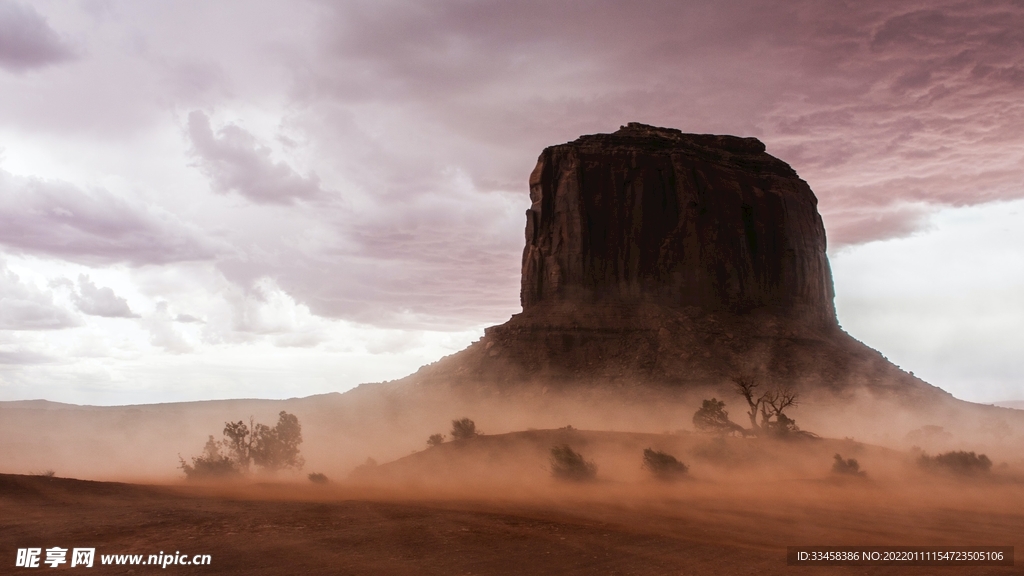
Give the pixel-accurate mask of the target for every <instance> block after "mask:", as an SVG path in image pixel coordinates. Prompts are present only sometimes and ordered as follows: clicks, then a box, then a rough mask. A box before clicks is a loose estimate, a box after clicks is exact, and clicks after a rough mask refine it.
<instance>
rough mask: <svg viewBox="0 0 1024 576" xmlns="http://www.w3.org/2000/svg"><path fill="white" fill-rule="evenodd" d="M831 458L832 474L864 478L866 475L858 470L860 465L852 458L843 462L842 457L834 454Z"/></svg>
mask: <svg viewBox="0 0 1024 576" xmlns="http://www.w3.org/2000/svg"><path fill="white" fill-rule="evenodd" d="M832 458H833V459H834V460H835V461H834V462H833V463H832V473H833V474H842V475H845V476H864V475H865V474H866V473H865V472H864V471H862V470H861V469H860V463H858V462H857V461H856V460H855V459H853V458H850V459H849V460H843V457H842V456H840V455H839V454H836V455H835V456H833V457H832Z"/></svg>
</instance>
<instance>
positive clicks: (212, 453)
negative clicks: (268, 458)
mask: <svg viewBox="0 0 1024 576" xmlns="http://www.w3.org/2000/svg"><path fill="white" fill-rule="evenodd" d="M178 460H179V461H180V462H181V464H179V465H178V467H179V468H181V469H182V470H183V471H184V472H185V479H186V480H225V479H229V478H233V477H237V476H239V475H241V471H240V470H239V469H238V468H237V467H236V466H235V463H234V462H233V461H232V460H231V458H228V457H227V456H225V455H223V454H221V452H220V443H218V442H217V441H216V440H214V439H213V436H210V438H209V440H207V441H206V446H205V447H203V455H202V456H197V457H195V458H192V464H191V465H190V464H188V463H187V462H185V459H184V458H182V457H181V456H178Z"/></svg>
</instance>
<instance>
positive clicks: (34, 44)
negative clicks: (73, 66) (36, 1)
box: [0, 0, 74, 72]
mask: <svg viewBox="0 0 1024 576" xmlns="http://www.w3.org/2000/svg"><path fill="white" fill-rule="evenodd" d="M73 57H74V53H73V52H72V50H71V48H69V47H68V46H67V44H66V43H65V42H64V41H63V40H62V39H61V38H60V36H59V35H58V34H57V33H56V32H55V31H54V30H53V28H51V27H50V25H49V24H48V23H47V22H46V19H45V18H43V17H42V16H41V15H40V14H39V13H38V12H36V10H35V9H34V8H33V7H32V6H31V5H27V4H22V3H21V2H15V1H13V0H0V68H3V69H5V70H7V71H9V72H25V71H27V70H31V69H33V68H41V67H44V66H49V65H51V64H57V63H59V62H63V61H65V60H70V59H72V58H73Z"/></svg>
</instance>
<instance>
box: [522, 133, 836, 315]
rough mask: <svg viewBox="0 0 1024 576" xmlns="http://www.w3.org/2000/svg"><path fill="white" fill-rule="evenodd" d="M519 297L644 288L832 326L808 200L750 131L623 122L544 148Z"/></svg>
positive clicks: (820, 231)
mask: <svg viewBox="0 0 1024 576" xmlns="http://www.w3.org/2000/svg"><path fill="white" fill-rule="evenodd" d="M530 199H531V200H532V201H533V205H532V206H531V207H530V209H529V210H528V211H527V213H526V215H527V219H526V248H525V250H524V251H523V278H522V292H521V298H522V304H523V310H524V312H526V313H529V312H530V310H531V309H532V308H534V307H536V306H539V305H542V304H544V303H547V302H572V303H587V304H600V303H602V302H611V303H614V302H635V301H639V300H648V301H652V302H657V303H659V304H662V305H666V306H677V307H679V306H697V307H700V308H702V309H704V310H709V311H712V310H715V311H723V312H731V313H744V312H749V311H751V310H753V309H768V310H771V311H772V312H775V313H779V314H783V315H788V316H791V315H797V316H801V317H803V318H805V319H809V320H813V321H816V322H818V323H821V324H826V325H831V326H835V325H836V317H835V309H834V308H833V306H832V299H833V292H832V276H831V273H830V272H829V267H828V259H827V258H826V256H825V228H824V226H823V225H822V222H821V217H820V216H819V215H818V212H817V199H816V198H815V197H814V194H813V193H812V192H811V189H810V188H809V187H808V186H807V183H806V182H804V181H803V180H801V179H800V178H799V177H797V175H796V172H794V171H793V169H792V168H790V167H789V165H788V164H786V163H785V162H783V161H781V160H779V159H777V158H774V157H772V156H770V155H768V154H767V153H765V147H764V144H762V143H761V142H760V141H758V140H757V139H755V138H736V137H733V136H711V135H698V134H683V133H682V132H680V131H679V130H672V129H666V128H655V127H652V126H645V125H643V124H635V123H634V124H629V125H627V126H625V127H623V128H622V129H621V130H619V131H618V132H615V133H614V134H597V135H592V136H583V137H581V138H579V139H578V140H576V141H574V142H569V143H568V144H562V145H559V146H552V147H550V148H547V149H546V150H544V152H543V153H542V154H541V156H540V159H539V160H538V162H537V167H536V168H535V169H534V171H533V174H531V176H530Z"/></svg>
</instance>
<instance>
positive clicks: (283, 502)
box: [0, 428, 1024, 575]
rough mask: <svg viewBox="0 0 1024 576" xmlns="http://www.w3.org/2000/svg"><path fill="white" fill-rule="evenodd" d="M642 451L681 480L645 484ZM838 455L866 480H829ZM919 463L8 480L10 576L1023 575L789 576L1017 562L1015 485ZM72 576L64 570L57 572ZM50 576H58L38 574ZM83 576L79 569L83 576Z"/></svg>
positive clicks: (699, 459) (471, 450)
mask: <svg viewBox="0 0 1024 576" xmlns="http://www.w3.org/2000/svg"><path fill="white" fill-rule="evenodd" d="M556 445H571V446H573V447H574V448H575V449H576V450H578V451H579V452H580V453H581V454H583V455H585V456H586V457H587V458H589V459H591V460H592V461H593V462H594V463H595V464H596V465H597V476H596V478H595V479H594V480H592V481H589V482H568V481H560V480H557V479H555V478H553V477H552V475H551V473H550V470H549V468H550V466H551V463H550V462H549V460H548V455H549V450H550V447H551V446H556ZM643 447H653V448H655V449H657V450H662V451H665V452H669V453H673V454H676V455H678V456H679V457H680V460H682V461H684V462H685V463H686V464H687V465H688V466H689V471H688V472H687V473H686V474H685V475H683V476H682V477H680V479H678V480H677V481H672V482H666V481H660V480H658V479H656V478H654V477H652V476H651V475H650V474H649V473H648V472H647V471H646V470H644V469H642V467H641V460H640V457H639V454H640V453H641V451H642V449H643ZM835 453H841V454H842V455H843V456H844V457H847V456H849V457H856V458H857V459H858V461H859V462H860V464H861V466H862V470H864V471H865V472H866V474H865V475H864V476H844V475H840V474H835V473H833V472H831V470H830V466H831V464H832V458H833V455H834V454H835ZM919 457H920V454H918V453H915V452H909V451H897V450H891V449H886V448H880V447H877V446H871V445H867V444H861V443H858V442H854V441H852V440H829V439H809V440H800V441H785V442H783V441H775V440H768V439H764V438H741V437H726V438H711V437H707V436H703V435H698V434H678V433H677V434H639V433H636V434H629V433H618V432H600V431H581V430H575V429H572V428H567V429H561V430H529V431H522V432H516V433H511V434H498V435H493V436H480V437H477V438H471V439H468V440H459V441H455V442H451V441H449V442H446V443H445V444H442V445H440V446H435V447H431V448H428V449H425V450H421V451H418V452H416V453H414V454H411V455H408V456H405V457H403V458H399V459H397V460H395V461H393V462H388V463H383V464H380V465H378V466H366V467H363V468H361V469H360V470H358V471H357V472H355V473H353V474H352V475H350V476H349V477H348V478H336V479H335V478H332V479H331V481H330V482H329V483H327V484H313V483H310V482H309V481H307V480H306V479H305V478H304V477H301V476H295V477H290V478H283V477H279V478H255V477H254V478H249V479H247V480H246V481H244V482H233V483H212V484H195V483H185V482H172V483H162V484H145V485H143V484H125V483H117V482H94V481H84V480H75V479H70V478H60V477H47V476H44V475H12V474H6V475H0V517H2V518H3V521H2V522H0V550H2V551H3V553H4V555H5V558H4V559H3V564H2V565H3V566H4V568H3V570H2V572H4V573H20V572H23V571H24V569H22V568H15V567H14V564H15V551H16V550H17V549H18V548H26V547H42V548H44V549H45V548H49V547H52V546H60V547H64V548H72V547H95V548H96V560H95V565H94V568H93V569H92V571H95V572H96V573H110V574H129V573H132V574H143V573H148V572H154V571H159V570H161V568H160V567H158V566H149V565H141V566H130V565H100V564H101V557H102V556H104V555H111V554H114V555H123V554H142V555H149V554H158V553H161V552H162V553H171V554H173V553H175V552H181V553H182V554H187V555H193V554H208V555H210V557H211V563H210V565H203V566H181V565H171V566H168V567H167V568H166V570H167V571H168V572H173V573H178V574H480V575H484V574H623V575H625V574H637V575H641V574H643V575H646V574H945V573H948V574H954V573H955V574H1013V573H1020V567H1019V561H1018V562H1017V566H1014V567H1009V566H988V567H970V568H968V567H909V566H875V567H863V566H859V567H821V568H814V567H803V566H798V567H795V566H787V564H786V547H787V546H801V545H859V546H860V545H865V546H866V545H894V546H895V545H904V546H905V545H929V546H996V545H998V546H1015V547H1016V549H1017V550H1022V549H1024V481H1022V476H1021V475H1020V471H1019V470H1018V467H1017V466H1016V465H1014V464H1005V463H996V464H995V465H994V466H993V469H992V470H991V471H990V472H988V473H985V474H974V475H971V474H966V475H965V474H954V473H941V472H935V471H928V470H925V469H922V468H921V467H920V466H919V465H917V459H918V458H919ZM62 568H64V569H72V568H69V567H68V566H67V565H65V566H63V567H62ZM44 569H45V570H47V571H48V570H50V568H49V567H44ZM77 569H78V568H73V570H77Z"/></svg>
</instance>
